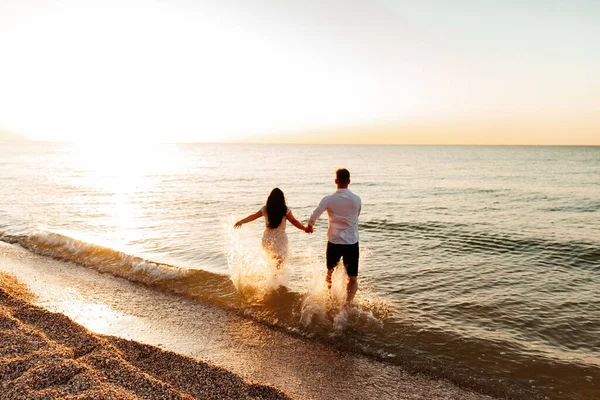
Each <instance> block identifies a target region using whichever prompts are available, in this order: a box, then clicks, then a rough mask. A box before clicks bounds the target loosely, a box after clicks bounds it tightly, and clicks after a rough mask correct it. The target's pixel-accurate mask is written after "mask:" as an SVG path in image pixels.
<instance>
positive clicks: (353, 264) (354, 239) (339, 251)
mask: <svg viewBox="0 0 600 400" xmlns="http://www.w3.org/2000/svg"><path fill="white" fill-rule="evenodd" d="M335 184H336V185H337V191H336V192H335V193H333V194H330V195H329V196H325V197H323V199H322V200H321V202H320V203H319V205H318V206H317V208H316V209H315V211H314V212H313V213H312V215H311V216H310V219H309V220H308V226H307V228H306V232H308V233H312V232H314V228H313V227H314V225H315V223H316V222H317V219H319V217H320V216H321V214H323V212H324V211H326V210H327V214H328V215H329V229H328V230H327V252H326V257H327V286H328V287H329V289H331V274H332V273H333V269H334V268H335V266H336V265H337V263H338V262H339V261H340V259H343V261H344V266H345V267H346V272H347V273H348V285H347V286H346V307H348V306H350V304H351V303H352V300H353V299H354V295H355V294H356V290H357V289H358V282H357V280H356V278H357V276H358V255H359V252H358V216H359V215H360V209H361V201H360V197H358V196H357V195H355V194H354V193H352V192H351V191H350V189H348V185H349V184H350V172H349V171H348V170H347V169H345V168H341V169H338V170H337V171H335Z"/></svg>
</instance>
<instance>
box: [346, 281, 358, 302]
mask: <svg viewBox="0 0 600 400" xmlns="http://www.w3.org/2000/svg"><path fill="white" fill-rule="evenodd" d="M356 278H357V277H356V276H349V277H348V285H346V307H350V304H352V300H354V295H355V294H356V291H357V290H358V280H357V279H356Z"/></svg>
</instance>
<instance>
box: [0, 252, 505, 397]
mask: <svg viewBox="0 0 600 400" xmlns="http://www.w3.org/2000/svg"><path fill="white" fill-rule="evenodd" d="M0 270H3V271H5V272H8V273H10V274H13V275H16V276H17V277H18V278H19V279H21V281H23V282H24V283H26V284H27V286H28V287H29V288H30V289H31V290H32V292H34V293H35V294H36V295H37V296H38V298H37V299H35V300H31V299H30V301H33V302H34V303H35V304H36V305H40V306H43V307H44V308H46V309H50V310H52V311H59V312H60V313H63V314H66V315H67V316H69V317H70V318H72V319H74V320H75V321H77V322H79V323H80V324H82V325H84V326H85V327H86V328H88V329H90V330H91V331H93V332H94V333H93V334H92V333H90V332H88V331H85V332H87V333H86V334H87V335H91V337H94V339H93V340H92V339H89V340H91V341H92V343H98V341H100V340H101V341H103V342H102V343H103V345H102V346H101V347H100V349H99V350H98V351H101V349H103V348H105V347H106V346H110V349H111V350H112V349H114V350H115V351H117V353H116V354H118V356H119V357H120V358H117V359H118V361H119V362H121V360H122V361H123V362H124V363H125V364H124V365H129V366H131V368H134V369H137V370H138V371H141V372H143V373H145V374H146V375H147V376H148V377H149V378H147V379H150V378H152V379H154V381H156V382H157V383H156V385H157V386H156V387H160V388H163V389H160V390H166V389H164V387H165V386H162V385H171V387H173V388H174V389H173V390H174V393H175V392H177V391H180V392H181V393H187V394H190V392H189V391H186V390H187V389H185V386H175V385H174V384H172V383H171V381H168V379H177V377H178V376H183V377H184V378H182V379H181V380H180V382H184V383H185V382H187V383H190V382H192V381H193V379H194V377H196V376H202V377H204V376H211V377H214V378H216V379H214V380H211V381H210V382H212V383H210V384H206V385H204V386H208V387H214V388H217V389H219V388H222V387H223V385H229V383H227V382H233V385H234V387H235V388H237V389H236V390H240V392H236V393H239V394H238V395H237V396H238V397H239V396H242V397H243V396H250V395H253V393H255V392H253V390H258V389H257V388H263V389H261V390H271V391H272V392H271V391H268V392H267V395H264V396H263V395H261V397H262V398H270V397H267V396H271V395H272V396H283V395H282V394H281V392H276V391H273V389H269V388H265V386H249V385H248V384H247V383H245V382H244V381H243V379H245V380H249V381H252V382H259V383H260V384H263V385H267V386H271V387H276V388H279V389H281V390H282V391H284V392H285V393H288V394H289V395H290V396H291V397H294V398H300V399H339V398H364V399H370V398H373V399H375V398H390V399H434V398H435V399H466V400H471V399H473V400H476V399H477V400H480V399H487V400H489V399H492V398H491V397H489V396H486V395H483V394H479V393H476V392H473V391H471V390H468V389H465V388H460V387H457V386H456V385H454V384H452V383H451V382H448V381H444V380H437V379H433V378H430V377H428V376H424V375H420V374H413V373H409V372H407V371H406V370H404V369H402V368H401V367H399V366H396V365H390V364H386V363H384V362H380V361H377V360H373V359H371V358H369V357H364V356H361V355H358V354H353V353H348V352H344V351H339V350H335V349H333V348H331V347H329V346H327V345H324V344H321V343H317V342H315V341H312V340H309V339H303V338H299V337H297V336H294V335H290V334H287V333H285V332H280V331H277V330H273V329H270V328H267V327H265V326H263V325H261V324H258V323H256V322H254V321H252V320H249V319H247V318H244V317H242V316H240V315H238V314H236V313H233V312H229V311H227V310H223V309H220V308H217V307H214V306H210V305H206V304H203V303H200V302H197V301H192V300H189V299H184V298H181V297H179V296H176V295H173V294H168V293H161V292H156V291H154V290H152V289H151V288H148V287H145V286H142V285H138V284H134V283H132V282H129V281H127V280H125V279H121V278H115V277H113V276H111V275H107V274H101V273H99V272H97V271H95V270H90V269H87V268H85V267H81V266H78V265H74V264H70V263H64V262H60V261H57V260H53V259H50V258H47V257H42V256H38V255H35V254H32V253H30V252H28V251H26V250H24V249H22V248H20V247H18V246H14V245H8V244H5V243H0ZM25 309H26V310H30V309H33V310H38V311H36V312H37V313H40V314H41V315H46V314H44V313H47V311H45V310H43V309H40V308H37V307H35V306H32V305H31V304H29V305H28V306H27V307H26V308H25ZM17 310H19V308H18V307H17ZM40 310H41V311H40ZM28 313H29V311H28V312H21V313H17V316H18V318H16V317H15V316H13V317H12V318H13V319H19V318H21V316H23V318H25V317H26V316H27V315H29V314H28ZM51 315H54V316H55V317H54V318H56V319H57V320H61V321H62V320H67V321H68V318H67V317H66V316H64V315H60V314H51ZM19 321H21V322H20V323H23V324H26V325H30V324H31V323H32V322H31V321H30V320H19ZM75 326H76V325H75ZM45 327H46V332H47V333H44V336H45V337H47V338H49V339H50V341H51V342H55V343H56V344H55V346H56V348H57V349H59V350H60V351H67V352H73V354H75V353H76V351H83V350H75V349H79V348H82V347H81V346H80V345H78V344H77V343H79V342H78V341H73V340H72V341H70V342H69V341H68V339H64V341H63V342H61V340H62V339H61V338H62V333H61V332H60V330H58V329H57V327H56V326H55V325H52V324H49V325H47V326H45ZM31 329H34V328H31ZM35 329H38V330H40V327H38V328H35ZM77 329H79V330H83V328H82V327H80V326H78V328H77ZM99 334H102V335H99ZM107 335H110V336H107ZM111 336H117V337H119V338H117V337H111ZM85 337H87V336H85ZM126 339H134V340H136V341H137V342H142V343H145V344H147V345H153V346H147V345H143V344H140V343H136V342H130V341H128V340H126ZM82 342H85V343H87V341H83V340H82ZM0 343H3V345H2V350H1V351H3V352H5V351H8V352H9V353H10V351H11V350H10V348H9V349H8V350H6V349H5V346H4V341H1V342H0ZM63 343H66V344H63ZM69 343H71V344H72V345H73V346H74V347H73V346H71V347H69V346H70V345H69ZM77 346H79V347H77ZM90 346H91V345H88V347H86V348H92V347H93V346H91V347H90ZM63 349H67V350H63ZM69 349H70V350H69ZM162 349H168V350H171V351H174V352H175V353H178V354H184V355H187V356H190V357H192V358H187V357H181V356H178V355H177V354H173V353H169V352H165V351H163V350H162ZM59 350H53V351H59ZM34 354H36V355H37V354H38V353H34ZM61 354H63V353H57V355H56V356H54V357H51V358H50V359H52V360H54V359H61V358H60V357H58V355H61ZM69 354H70V353H69ZM77 354H79V353H77ZM94 354H95V352H94V351H92V352H90V353H89V354H85V355H83V357H80V358H82V359H85V360H87V359H88V358H89V359H91V361H92V362H94V363H93V364H92V365H91V366H90V367H89V368H90V369H92V370H93V369H98V368H100V367H102V368H108V366H107V367H104V366H103V364H102V363H100V362H98V361H97V358H94V356H93V355H94ZM100 354H104V353H100ZM147 354H150V355H151V356H146V355H147ZM167 354H168V355H169V356H168V358H169V360H172V361H169V362H168V363H167V364H163V365H168V366H169V367H168V368H166V369H162V368H163V367H160V368H158V367H157V365H158V364H160V359H164V358H165V357H167ZM3 357H4V356H3ZM7 357H15V356H14V355H12V356H11V355H10V354H9V355H7ZM61 357H62V356H61ZM170 357H172V358H170ZM178 357H180V358H178ZM100 358H102V356H101V355H100ZM107 358H108V359H109V360H113V359H114V357H112V356H110V357H107ZM198 359H199V360H203V361H208V362H209V363H210V364H213V365H219V366H221V367H224V368H226V369H227V370H228V371H231V372H232V373H230V372H227V371H225V370H223V369H219V368H216V367H210V365H207V364H204V363H198V365H199V366H204V367H202V368H206V370H210V371H220V375H219V374H216V375H214V374H211V373H208V372H207V373H203V372H202V371H203V369H202V368H201V367H198V368H200V369H199V370H196V369H193V373H192V374H191V375H192V377H190V374H188V372H187V370H188V369H190V367H189V366H188V364H186V362H190V363H192V364H190V365H194V364H193V363H195V362H196V361H195V360H198ZM175 360H179V361H175ZM181 360H186V361H181ZM74 361H80V360H79V359H76V360H75V359H73V358H72V359H71V361H66V362H69V363H72V362H74ZM1 363H2V364H1V365H4V361H1ZM112 363H113V364H117V362H116V361H112ZM69 365H70V364H69ZM0 368H5V367H4V366H2V367H0ZM128 368H129V367H128ZM210 368H213V370H211V369H210ZM157 369H162V370H163V372H161V373H159V371H158V370H157ZM234 374H235V375H234ZM127 379H129V378H127ZM207 379H208V378H207ZM210 379H212V378H210ZM3 380H4V379H3ZM154 381H148V382H154ZM167 382H168V383H167ZM235 382H237V383H235ZM104 383H106V384H107V385H109V384H111V385H115V389H114V390H130V389H129V388H130V387H131V386H132V385H130V386H126V387H125V388H123V387H119V386H118V385H119V381H114V382H113V381H107V382H104ZM244 385H246V386H244ZM137 386H138V385H133V387H137ZM149 386H150V384H149V383H148V384H147V386H142V387H146V388H148V387H149ZM244 387H247V388H246V389H244ZM251 388H252V389H251ZM244 391H245V392H244ZM161 393H167V392H161ZM169 393H171V392H169ZM190 395H191V396H194V395H193V394H190ZM134 396H138V397H145V395H143V394H136V395H134ZM168 396H169V395H163V397H168ZM179 396H182V395H181V394H180V395H179ZM205 396H206V395H202V394H200V395H199V397H200V398H204V397H205ZM59 397H61V396H59ZM118 397H119V396H117V398H118ZM176 397H177V396H175V397H173V398H176ZM208 397H210V396H208ZM217 397H223V398H230V397H236V395H231V396H230V395H221V396H218V395H217ZM509 397H511V396H509ZM124 398H127V397H124Z"/></svg>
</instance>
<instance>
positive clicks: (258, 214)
mask: <svg viewBox="0 0 600 400" xmlns="http://www.w3.org/2000/svg"><path fill="white" fill-rule="evenodd" d="M262 216H263V214H262V212H261V211H257V212H255V213H254V214H250V215H248V216H247V217H246V218H244V219H240V220H239V221H238V222H236V223H235V225H233V227H234V228H235V229H239V228H241V227H242V225H243V224H245V223H247V222H252V221H254V220H255V219H258V218H260V217H262Z"/></svg>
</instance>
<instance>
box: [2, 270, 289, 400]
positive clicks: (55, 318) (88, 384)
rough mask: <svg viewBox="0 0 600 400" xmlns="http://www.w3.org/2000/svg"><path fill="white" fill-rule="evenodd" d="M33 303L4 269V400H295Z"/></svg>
mask: <svg viewBox="0 0 600 400" xmlns="http://www.w3.org/2000/svg"><path fill="white" fill-rule="evenodd" d="M33 298H34V295H33V294H32V293H31V292H29V290H28V289H27V288H26V287H25V286H24V285H23V284H22V283H20V282H19V281H18V280H17V279H16V278H14V277H13V276H11V275H8V274H5V273H2V272H0V343H2V345H1V346H0V380H1V381H2V387H1V388H2V392H3V395H2V397H3V398H7V399H22V398H63V397H68V396H76V397H77V398H80V399H134V398H140V397H141V398H145V399H165V398H168V399H193V398H232V399H234V398H236V399H249V398H250V399H252V398H260V399H290V398H291V397H289V396H288V395H286V394H285V393H283V392H282V391H280V390H279V389H276V388H274V387H272V386H266V385H261V384H256V383H251V382H248V381H246V380H244V379H243V378H241V377H240V376H238V375H236V374H234V373H232V372H229V371H227V370H225V369H223V368H221V367H217V366H214V365H211V364H209V363H206V362H202V361H198V360H195V359H192V358H191V357H187V356H184V355H180V354H176V353H174V352H171V351H166V350H163V349H160V348H158V347H155V346H150V345H146V344H142V343H138V342H135V341H132V340H126V339H121V338H118V337H115V336H105V335H99V334H95V333H92V332H90V331H89V330H87V329H86V328H84V327H83V326H81V325H79V324H77V323H76V322H74V321H73V320H71V319H70V318H69V317H67V316H65V315H63V314H60V313H54V312H51V311H48V310H46V309H44V308H42V307H38V306H35V305H33V304H32V303H30V300H32V299H33Z"/></svg>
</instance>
